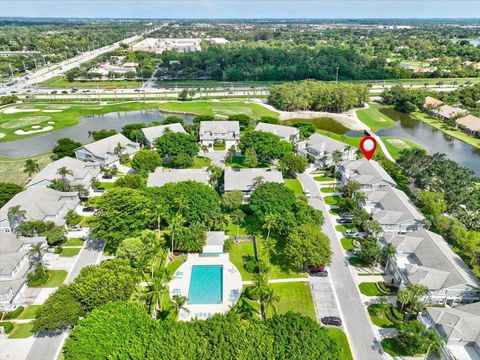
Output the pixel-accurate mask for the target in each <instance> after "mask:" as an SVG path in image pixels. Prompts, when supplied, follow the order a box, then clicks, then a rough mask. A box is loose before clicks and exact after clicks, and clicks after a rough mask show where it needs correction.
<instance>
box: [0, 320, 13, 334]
mask: <svg viewBox="0 0 480 360" xmlns="http://www.w3.org/2000/svg"><path fill="white" fill-rule="evenodd" d="M0 326H3V329H4V330H5V334H9V333H10V332H11V331H12V330H13V324H12V323H11V322H10V321H2V322H0Z"/></svg>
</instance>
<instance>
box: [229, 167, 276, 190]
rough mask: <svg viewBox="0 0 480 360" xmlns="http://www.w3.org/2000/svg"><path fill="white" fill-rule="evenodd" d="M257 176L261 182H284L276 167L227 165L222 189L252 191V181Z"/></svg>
mask: <svg viewBox="0 0 480 360" xmlns="http://www.w3.org/2000/svg"><path fill="white" fill-rule="evenodd" d="M257 178H261V179H262V181H263V182H276V183H279V184H283V183H284V181H283V176H282V173H281V172H280V171H278V170H276V169H260V168H255V169H244V168H232V167H229V166H227V167H226V168H225V175H224V179H225V184H224V190H225V191H234V190H239V191H242V192H250V191H253V190H254V183H255V180H256V179H257Z"/></svg>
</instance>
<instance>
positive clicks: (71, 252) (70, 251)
mask: <svg viewBox="0 0 480 360" xmlns="http://www.w3.org/2000/svg"><path fill="white" fill-rule="evenodd" d="M80 250H82V249H81V248H63V250H62V252H61V253H60V256H64V257H72V256H76V255H78V253H79V252H80Z"/></svg>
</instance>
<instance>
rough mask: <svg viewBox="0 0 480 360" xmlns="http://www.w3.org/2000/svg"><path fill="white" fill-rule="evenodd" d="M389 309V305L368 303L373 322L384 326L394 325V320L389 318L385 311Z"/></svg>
mask: <svg viewBox="0 0 480 360" xmlns="http://www.w3.org/2000/svg"><path fill="white" fill-rule="evenodd" d="M386 311H389V307H388V305H387V306H386V305H381V304H370V305H368V314H369V315H370V319H371V320H372V322H373V323H374V324H375V325H377V326H379V327H382V328H391V327H394V324H393V322H391V321H390V320H388V318H387V316H386V314H385V312H386Z"/></svg>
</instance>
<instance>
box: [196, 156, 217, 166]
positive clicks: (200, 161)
mask: <svg viewBox="0 0 480 360" xmlns="http://www.w3.org/2000/svg"><path fill="white" fill-rule="evenodd" d="M211 163H212V160H211V159H209V158H207V157H203V156H196V157H194V158H193V166H192V168H193V169H201V168H204V167H208V166H210V164H211Z"/></svg>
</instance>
